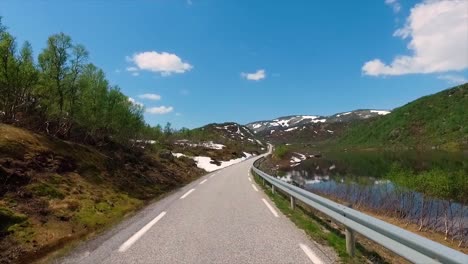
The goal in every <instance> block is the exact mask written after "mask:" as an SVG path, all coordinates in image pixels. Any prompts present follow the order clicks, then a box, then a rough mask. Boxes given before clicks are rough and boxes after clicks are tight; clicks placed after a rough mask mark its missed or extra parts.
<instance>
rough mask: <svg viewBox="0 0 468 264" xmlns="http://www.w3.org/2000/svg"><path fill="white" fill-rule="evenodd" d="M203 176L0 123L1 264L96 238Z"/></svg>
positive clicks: (163, 160) (185, 164) (173, 162)
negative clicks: (136, 212) (102, 231)
mask: <svg viewBox="0 0 468 264" xmlns="http://www.w3.org/2000/svg"><path fill="white" fill-rule="evenodd" d="M202 173H203V171H201V170H200V169H198V168H197V167H196V166H195V164H194V162H193V161H191V160H189V159H173V158H172V155H158V154H155V153H153V152H150V151H142V150H135V149H129V148H124V147H122V146H118V145H112V144H109V145H107V146H105V147H102V148H100V149H97V148H94V147H90V146H85V145H80V144H76V143H71V142H66V141H61V140H57V139H51V138H48V137H44V136H41V135H37V134H33V133H31V132H29V131H26V130H23V129H19V128H15V127H12V126H7V125H2V124H0V263H26V262H28V263H29V262H31V261H32V260H34V259H37V258H39V257H42V256H44V255H46V254H47V253H50V252H52V251H54V250H56V249H59V248H62V247H63V246H64V245H66V244H68V243H69V242H71V241H74V240H77V239H81V238H83V237H86V236H89V235H90V234H95V233H96V232H99V231H101V230H103V229H104V228H106V227H109V226H110V225H112V224H114V223H116V222H118V221H119V220H121V219H122V218H123V217H124V216H125V215H127V214H128V213H131V212H133V211H135V210H136V209H138V208H140V207H141V206H143V205H144V204H145V203H146V202H148V201H150V200H152V199H154V198H156V197H158V196H159V195H161V194H163V193H166V192H168V191H170V190H172V189H174V188H176V187H178V186H181V185H183V184H185V183H187V182H189V181H191V180H193V179H195V178H197V177H198V176H200V175H201V174H202Z"/></svg>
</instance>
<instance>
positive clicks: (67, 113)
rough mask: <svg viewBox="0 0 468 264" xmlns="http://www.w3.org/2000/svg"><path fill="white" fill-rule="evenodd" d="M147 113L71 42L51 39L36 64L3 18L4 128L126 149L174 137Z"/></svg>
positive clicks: (0, 86)
mask: <svg viewBox="0 0 468 264" xmlns="http://www.w3.org/2000/svg"><path fill="white" fill-rule="evenodd" d="M143 110H144V109H143V107H142V106H140V105H137V104H134V103H132V102H130V101H129V98H128V97H127V96H125V95H124V94H123V93H122V92H121V89H120V88H119V87H118V86H116V85H111V84H110V83H109V81H108V80H107V79H106V75H105V73H104V71H103V70H102V69H99V68H98V67H96V66H95V65H94V64H92V63H91V62H89V53H88V51H87V50H86V48H85V47H84V46H83V45H81V44H76V43H74V42H73V41H72V39H71V37H70V36H68V35H66V34H64V33H58V34H54V35H51V36H50V37H49V38H48V39H47V43H46V47H45V48H44V49H43V50H42V51H41V52H40V53H39V55H38V56H37V60H36V59H35V57H34V55H33V50H32V47H31V44H30V43H29V42H27V41H26V42H24V43H23V45H22V46H21V47H18V45H17V41H16V39H15V37H14V36H12V35H11V34H10V33H9V32H8V30H7V28H6V27H5V26H4V25H3V24H2V20H1V17H0V122H3V123H9V124H14V125H18V126H23V127H26V128H29V129H32V130H36V131H41V132H45V133H47V134H49V135H52V136H56V137H59V138H64V139H75V140H80V141H84V142H93V143H96V142H102V141H106V140H112V141H116V142H119V143H125V144H127V143H129V142H132V141H133V142H134V140H132V139H158V138H160V137H162V136H164V135H165V134H167V135H170V134H172V133H173V132H174V131H173V129H172V128H171V127H170V124H168V125H166V127H165V128H164V129H163V128H161V126H156V127H151V126H149V125H148V124H146V123H145V121H144V118H143Z"/></svg>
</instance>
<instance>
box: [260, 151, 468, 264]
mask: <svg viewBox="0 0 468 264" xmlns="http://www.w3.org/2000/svg"><path fill="white" fill-rule="evenodd" d="M261 159H263V158H261ZM261 159H258V160H256V161H255V163H254V166H253V167H252V170H253V171H254V172H255V173H256V174H257V175H258V176H260V177H261V178H263V179H264V180H265V181H267V182H269V183H270V184H271V186H272V191H273V192H275V188H278V189H280V190H282V191H283V192H284V193H286V194H288V195H289V196H290V197H291V207H292V208H294V206H295V200H296V199H297V200H300V201H301V202H302V203H304V204H306V205H308V206H310V207H312V208H314V209H316V210H318V211H320V212H322V213H323V214H325V215H327V216H328V217H330V218H332V219H334V220H335V221H336V222H338V223H341V224H343V225H344V226H345V227H346V247H347V251H348V253H349V254H350V255H354V244H355V242H354V239H355V237H354V232H357V233H359V234H361V235H363V236H365V237H367V238H368V239H370V240H372V241H374V242H376V243H378V244H380V245H382V246H384V247H385V248H387V249H389V250H391V251H393V252H394V253H396V254H398V255H400V256H401V257H403V258H405V259H407V260H409V261H411V262H413V263H421V264H429V263H447V264H452V263H453V264H468V255H466V254H463V253H462V252H459V251H457V250H454V249H451V248H449V247H446V246H444V245H442V244H439V243H436V242H434V241H432V240H429V239H427V238H424V237H422V236H419V235H416V234H414V233H411V232H409V231H407V230H405V229H402V228H400V227H397V226H395V225H392V224H389V223H387V222H384V221H382V220H379V219H377V218H374V217H371V216H369V215H366V214H364V213H361V212H359V211H357V210H354V209H351V208H350V207H347V206H344V205H341V204H338V203H335V202H333V201H331V200H329V199H326V198H323V197H321V196H319V195H316V194H313V193H311V192H308V191H306V190H304V189H301V188H299V187H296V186H294V185H291V184H288V183H286V182H284V181H281V180H279V179H277V178H275V177H273V176H271V175H268V174H266V173H265V172H263V171H261V170H259V169H258V168H257V163H258V161H260V160H261Z"/></svg>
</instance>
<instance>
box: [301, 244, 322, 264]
mask: <svg viewBox="0 0 468 264" xmlns="http://www.w3.org/2000/svg"><path fill="white" fill-rule="evenodd" d="M299 246H300V247H301V249H302V251H304V253H305V254H306V255H307V257H309V259H310V261H312V263H314V264H323V262H322V261H321V260H320V259H319V258H318V257H317V255H315V253H314V252H313V251H312V250H311V249H310V248H309V247H308V246H307V245H304V244H299Z"/></svg>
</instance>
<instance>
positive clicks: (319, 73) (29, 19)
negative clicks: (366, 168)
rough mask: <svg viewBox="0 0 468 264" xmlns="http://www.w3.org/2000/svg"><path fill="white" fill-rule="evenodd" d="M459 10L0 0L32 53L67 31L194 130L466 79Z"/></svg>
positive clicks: (111, 73)
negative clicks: (213, 124) (49, 37)
mask: <svg viewBox="0 0 468 264" xmlns="http://www.w3.org/2000/svg"><path fill="white" fill-rule="evenodd" d="M467 5H468V2H466V1H464V0H459V1H458V0H453V1H452V0H450V1H442V0H441V1H424V0H419V1H409V0H408V1H401V0H361V1H358V2H356V1H339V2H337V1H310V0H304V1H263V0H257V1H251V0H244V1H240V0H236V1H234V0H233V1H227V0H226V1H217V0H191V1H187V0H180V1H178V0H171V1H169V0H160V1H158V0H153V1H150V0H147V1H124V0H121V1H104V0H94V1H91V0H84V1H52V0H49V1H32V0H31V1H14V0H1V1H0V15H1V16H3V22H4V24H5V25H6V26H8V28H9V31H10V32H11V33H12V34H13V35H14V36H16V37H17V39H18V41H19V43H21V42H23V41H25V40H29V41H30V42H31V43H32V45H33V48H34V52H35V54H36V55H37V54H38V53H39V52H40V51H41V50H42V48H43V47H44V46H45V42H46V40H47V37H48V36H49V35H51V34H53V33H58V32H65V33H66V34H68V35H70V36H71V37H72V39H73V41H74V42H75V43H81V44H84V45H85V46H86V48H87V49H88V51H89V52H90V61H91V62H93V63H94V64H96V65H97V66H99V67H101V68H102V69H104V71H105V72H106V74H107V78H108V79H109V80H110V81H111V83H112V84H117V85H119V86H120V87H121V88H122V90H123V92H124V93H125V94H127V95H128V96H129V97H132V98H133V99H134V100H135V101H137V102H140V103H143V104H144V105H145V107H146V109H147V110H148V112H147V113H145V119H146V120H147V122H148V123H150V124H152V125H155V124H158V123H161V124H164V123H165V122H171V123H173V125H174V126H175V127H179V128H180V127H183V126H185V127H190V128H192V127H197V126H201V125H204V124H207V123H211V122H224V121H235V122H239V123H248V122H251V121H257V120H263V119H271V118H274V117H278V116H284V115H291V114H316V115H328V114H333V113H337V112H343V111H349V110H353V109H358V108H375V109H392V108H394V107H398V106H401V105H403V104H405V103H407V102H409V101H411V100H414V99H416V98H418V97H420V96H423V95H427V94H431V93H434V92H437V91H440V90H443V89H445V88H448V87H451V86H454V85H455V84H457V83H462V82H466V79H467V78H468V71H467V68H468V53H467V49H466V47H467V46H468V39H467V38H466V37H464V36H468V29H467V27H468V23H466V22H467V21H468V17H467V16H466V15H465V14H464V12H463V10H467V8H468V6H467ZM460 10H461V11H460ZM434 12H435V13H434ZM429 14H431V15H429ZM434 14H436V15H434ZM431 16H432V19H428V18H430V17H431ZM449 17H450V18H453V19H448V18H449ZM463 22H465V23H463ZM421 25H422V26H421ZM463 32H466V33H465V34H464V35H463ZM460 35H461V37H460ZM465 59H466V60H465ZM144 94H151V95H152V96H148V95H147V96H146V98H145V96H143V95H144ZM156 95H159V96H160V98H158V96H156ZM155 99H158V100H155ZM162 106H164V107H162Z"/></svg>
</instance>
